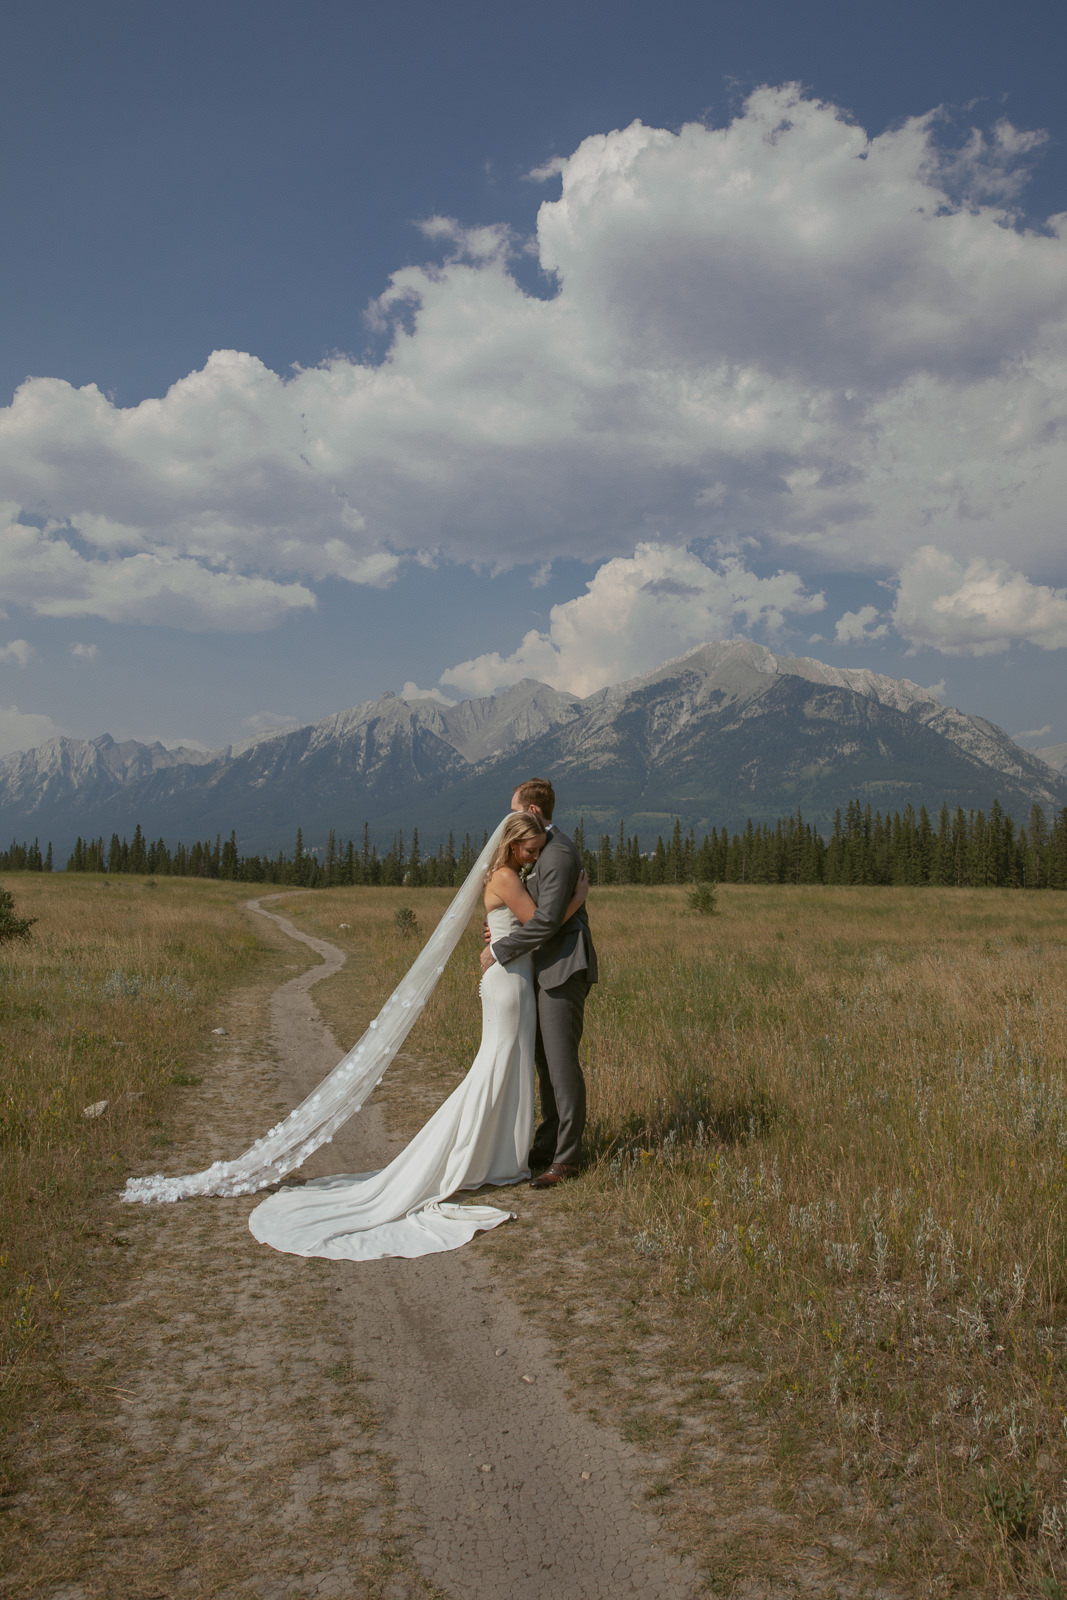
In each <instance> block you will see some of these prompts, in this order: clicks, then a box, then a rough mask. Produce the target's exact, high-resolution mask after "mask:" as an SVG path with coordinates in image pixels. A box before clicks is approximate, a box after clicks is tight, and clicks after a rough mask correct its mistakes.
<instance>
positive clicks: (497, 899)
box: [482, 867, 522, 911]
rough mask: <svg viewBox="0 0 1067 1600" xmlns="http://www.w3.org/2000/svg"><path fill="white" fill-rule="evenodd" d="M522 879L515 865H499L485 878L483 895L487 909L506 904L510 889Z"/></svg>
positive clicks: (491, 909) (492, 909)
mask: <svg viewBox="0 0 1067 1600" xmlns="http://www.w3.org/2000/svg"><path fill="white" fill-rule="evenodd" d="M521 881H522V880H521V878H520V877H519V874H518V873H517V872H516V871H515V868H514V867H497V868H496V870H495V871H494V872H491V873H490V874H489V876H488V878H486V880H485V892H484V893H483V895H482V899H483V900H484V902H485V909H486V910H487V911H495V910H496V909H497V907H498V906H503V905H506V904H507V894H508V891H509V890H511V889H512V888H513V887H514V885H515V884H517V883H521Z"/></svg>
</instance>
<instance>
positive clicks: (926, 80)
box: [0, 0, 1067, 753]
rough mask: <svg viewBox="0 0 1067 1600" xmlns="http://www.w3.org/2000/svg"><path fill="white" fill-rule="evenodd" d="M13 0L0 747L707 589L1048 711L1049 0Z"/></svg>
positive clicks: (437, 674) (790, 633)
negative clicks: (529, 6)
mask: <svg viewBox="0 0 1067 1600" xmlns="http://www.w3.org/2000/svg"><path fill="white" fill-rule="evenodd" d="M2 31H3V35H4V49H3V51H2V52H0V58H2V61H3V66H2V68H0V71H2V74H3V82H2V85H0V89H2V92H0V117H2V120H3V149H4V160H3V170H2V184H3V212H4V216H5V220H6V222H7V227H6V229H5V234H6V239H7V247H6V248H5V251H4V252H3V256H2V259H0V277H2V281H3V291H2V293H3V299H2V303H3V306H4V312H5V327H4V339H3V341H2V343H0V407H3V410H0V605H2V608H3V613H4V615H3V618H2V619H0V753H3V751H5V750H13V749H19V748H25V747H27V746H29V745H33V744H37V743H39V742H41V741H42V740H43V739H44V738H47V737H48V736H49V735H50V734H53V733H55V732H57V731H62V732H68V733H71V734H74V735H77V736H91V735H93V734H96V733H99V732H102V731H105V730H107V731H110V732H112V733H114V734H115V735H116V736H117V737H136V738H142V739H150V738H156V737H159V738H163V739H165V740H167V741H168V742H173V741H176V740H188V741H196V742H198V743H201V744H204V745H207V746H210V747H214V746H217V745H220V744H223V743H227V742H229V741H232V740H236V739H239V738H242V737H244V736H246V735H247V734H248V733H249V732H251V731H255V730H257V729H258V728H261V727H264V726H269V725H270V724H271V723H272V722H273V721H276V720H279V719H283V718H286V719H288V718H291V719H294V720H299V721H309V720H313V719H315V718H318V717H320V716H323V715H326V714H327V713H329V712H331V711H333V710H337V709H340V708H341V707H344V706H347V705H351V704H355V703H357V702H358V701H361V700H364V699H370V698H373V697H375V696H376V695H378V694H379V693H381V692H382V691H383V690H384V689H387V688H392V689H395V690H398V691H400V690H402V689H403V687H404V685H405V684H410V685H413V686H417V687H418V688H421V689H422V690H429V689H433V688H436V689H437V690H438V692H444V693H446V694H447V695H449V696H450V697H452V698H459V697H461V696H462V695H465V694H469V693H481V692H488V691H489V690H490V689H492V688H493V687H495V686H498V685H500V684H503V683H506V682H508V681H514V680H515V679H516V678H518V677H521V676H526V675H529V676H535V677H542V678H545V679H546V680H547V681H551V682H554V683H556V684H557V685H558V686H560V687H565V688H569V689H572V690H573V691H574V692H577V693H586V692H589V691H590V690H591V689H593V688H596V687H599V686H600V685H601V684H603V683H607V682H612V681H618V679H620V678H622V677H625V676H628V675H631V674H633V673H636V672H641V671H644V670H647V669H648V668H650V667H651V666H653V665H655V664H657V663H658V662H659V661H660V660H662V659H665V658H667V657H670V656H672V655H676V654H679V653H681V652H682V651H683V650H685V649H687V648H690V647H691V646H692V645H693V644H696V643H698V642H700V640H701V639H704V638H711V637H720V638H721V637H729V636H732V635H745V636H749V637H753V638H756V639H758V640H760V641H761V642H763V643H767V644H770V645H771V646H772V648H774V649H777V650H779V651H780V652H781V653H783V654H787V655H800V654H808V655H814V656H817V657H819V658H820V659H823V660H826V661H830V662H833V663H835V664H838V665H849V666H869V667H871V668H872V669H874V670H876V671H881V672H888V673H891V674H892V675H894V676H907V677H910V678H912V679H914V680H915V681H916V682H918V683H920V684H923V685H935V684H936V685H939V686H943V692H944V694H945V697H946V699H947V700H949V701H950V702H951V703H955V704H958V705H960V706H962V707H963V708H964V709H965V710H968V711H975V712H980V713H982V714H984V715H986V716H989V717H991V718H993V719H994V720H996V721H998V722H1000V723H1001V724H1002V725H1004V726H1005V727H1007V728H1008V730H1009V731H1010V732H1012V733H1014V734H1023V733H1025V732H1027V731H1029V732H1031V733H1032V737H1028V738H1026V739H1024V740H1023V741H1022V742H1024V743H1027V744H1030V745H1041V744H1054V743H1059V742H1061V741H1063V740H1065V739H1067V717H1065V714H1064V711H1063V709H1062V707H1063V699H1064V697H1063V693H1062V685H1063V661H1064V650H1065V649H1067V593H1065V591H1064V585H1065V584H1067V558H1065V553H1064V544H1065V541H1064V537H1063V522H1064V513H1063V506H1064V503H1065V496H1064V489H1065V488H1067V484H1065V482H1064V477H1065V464H1064V451H1063V430H1064V424H1065V421H1067V396H1065V393H1064V386H1065V378H1067V242H1065V240H1064V239H1063V237H1062V230H1063V223H1062V214H1063V213H1065V212H1067V109H1065V98H1064V95H1063V86H1062V66H1061V64H1062V60H1063V54H1064V44H1065V39H1064V33H1065V28H1064V10H1063V7H1062V5H1056V6H1054V5H1051V4H1047V5H1046V4H1040V5H1039V4H1028V3H1026V0H1023V3H1019V4H1015V5H1012V6H1011V7H1008V6H1006V5H1003V4H997V5H992V4H975V3H973V0H971V3H967V4H955V3H951V4H946V3H934V4H925V5H922V6H919V5H912V4H904V5H898V6H897V7H895V8H892V10H891V11H890V10H889V9H888V8H884V9H880V8H870V7H857V6H855V5H854V4H829V3H823V4H814V5H808V6H805V7H798V6H796V5H795V4H791V5H786V4H780V3H778V0H775V3H762V4H761V3H758V0H756V3H750V4H748V5H746V6H744V7H740V6H737V5H731V6H725V5H708V4H704V5H696V4H681V3H673V4H672V3H666V4H662V3H661V4H660V5H659V6H657V7H654V8H653V7H649V6H647V5H636V4H630V3H618V0H615V3H613V4H611V5H607V4H601V3H595V4H581V3H578V4H570V5H567V6H564V5H560V4H547V5H542V6H540V7H539V8H537V11H536V14H528V13H527V12H525V11H523V10H520V9H518V8H515V9H511V8H503V7H500V6H499V5H493V6H490V5H488V4H485V5H483V4H456V5H452V6H442V5H440V4H439V3H438V4H408V5H404V4H391V5H389V6H385V5H378V4H374V5H371V4H359V3H345V4H342V3H337V0H303V3H301V4H299V5H298V4H295V3H284V4H282V3H276V0H254V3H251V0H236V3H233V0H223V3H219V0H215V3H214V4H211V5H208V4H201V3H198V0H185V3H184V4H183V5H182V6H180V7H179V6H169V7H161V6H158V5H151V4H147V3H135V0H126V3H104V0H94V3H93V4H92V5H90V6H86V5H85V4H84V3H82V0H78V3H73V4H72V3H66V4H55V3H51V0H35V3H34V4H33V5H32V6H31V5H27V4H24V5H20V6H18V7H9V8H8V10H7V13H6V18H5V22H4V24H3V30H2ZM1058 215H1059V216H1060V217H1061V221H1060V222H1055V221H1050V220H1049V219H1054V218H1055V217H1057V216H1058ZM213 352H218V353H217V354H214V355H213Z"/></svg>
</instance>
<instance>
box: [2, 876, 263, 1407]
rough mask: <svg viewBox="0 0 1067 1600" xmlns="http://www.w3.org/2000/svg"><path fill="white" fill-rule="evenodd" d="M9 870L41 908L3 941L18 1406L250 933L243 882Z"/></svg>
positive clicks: (7, 1372) (13, 1376) (16, 889)
mask: <svg viewBox="0 0 1067 1600" xmlns="http://www.w3.org/2000/svg"><path fill="white" fill-rule="evenodd" d="M4 882H5V885H6V887H8V888H9V889H11V890H12V891H13V893H14V895H15V901H16V908H17V910H18V911H19V913H20V914H21V915H30V916H34V917H36V918H37V919H38V920H37V922H36V924H35V926H34V927H33V929H32V933H31V937H30V938H29V939H28V940H26V941H16V942H13V943H6V944H4V945H3V946H2V947H0V1022H2V1030H0V1212H2V1216H3V1231H2V1237H0V1340H2V1352H3V1365H2V1389H0V1396H2V1407H3V1410H2V1411H0V1415H3V1416H4V1417H6V1418H11V1417H12V1416H14V1415H16V1414H17V1413H18V1412H19V1411H20V1410H21V1409H22V1408H24V1407H25V1405H26V1404H27V1402H28V1400H29V1399H30V1398H31V1397H33V1396H36V1395H39V1392H40V1390H41V1386H42V1385H43V1386H44V1387H45V1389H47V1388H48V1386H49V1384H50V1383H52V1382H53V1381H55V1372H54V1367H53V1364H52V1362H51V1360H50V1341H51V1339H52V1336H53V1335H55V1334H56V1332H57V1330H58V1329H59V1328H60V1327H61V1325H62V1322H63V1318H64V1312H65V1305H64V1293H65V1286H66V1284H67V1282H68V1279H69V1277H70V1274H71V1272H72V1270H74V1269H75V1267H76V1265H77V1263H78V1261H79V1259H80V1258H81V1256H82V1254H83V1252H84V1248H85V1230H86V1228H88V1227H91V1225H92V1224H91V1217H90V1207H91V1203H92V1201H93V1198H94V1196H95V1195H97V1194H98V1193H100V1192H101V1190H103V1189H105V1188H109V1187H110V1188H113V1189H119V1188H121V1186H122V1184H123V1183H124V1181H125V1178H126V1175H127V1173H128V1172H129V1171H130V1169H131V1167H132V1166H133V1165H134V1164H135V1163H136V1162H137V1161H138V1160H139V1159H140V1158H141V1157H142V1156H143V1154H144V1153H145V1151H146V1150H147V1148H148V1147H149V1146H150V1145H151V1144H152V1143H165V1142H166V1137H165V1134H164V1132H163V1131H162V1129H163V1124H162V1121H161V1117H162V1113H163V1111H164V1108H165V1107H166V1105H167V1102H168V1099H169V1097H171V1096H173V1095H174V1094H175V1093H176V1092H177V1091H178V1090H179V1089H180V1088H181V1087H182V1086H183V1085H187V1084H190V1083H194V1082H196V1081H198V1079H197V1077H196V1075H195V1074H194V1073H190V1071H189V1070H188V1069H189V1063H190V1062H192V1061H195V1060H196V1058H197V1056H198V1055H199V1053H200V1051H201V1050H202V1048H203V1044H204V1035H205V1033H206V1031H207V1030H208V1029H209V1028H210V1026H211V1020H210V1019H211V1016H212V1011H213V1007H214V1006H215V1005H216V1004H217V1003H218V998H219V995H220V993H221V992H222V991H223V990H224V989H225V987H226V986H227V984H229V983H231V982H232V981H233V980H234V979H235V978H236V977H237V976H238V974H239V973H240V972H242V971H243V970H244V969H245V968H246V967H247V965H248V963H249V961H250V959H251V957H252V954H253V952H254V950H255V948H256V942H255V940H254V938H253V937H252V935H251V932H250V930H249V927H248V921H247V917H246V915H245V914H243V913H242V912H241V910H240V909H239V908H240V905H241V903H242V902H243V901H244V900H245V899H246V898H247V890H246V889H245V887H244V886H243V885H222V884H209V883H197V882H188V881H184V880H165V881H162V882H160V883H159V884H158V886H155V885H151V884H150V883H149V882H147V881H146V880H145V879H139V878H129V879H119V880H117V881H116V880H108V879H102V878H99V877H95V876H94V877H89V876H81V875H78V876H73V875H67V874H65V873H64V874H56V875H55V876H54V877H53V876H44V875H41V874H38V873H28V874H12V875H8V876H7V877H6V878H5V880H4ZM102 1101H106V1102H107V1108H106V1110H104V1111H102V1112H101V1113H100V1114H99V1115H96V1116H93V1117H86V1115H85V1110H86V1108H87V1107H91V1106H96V1105H99V1103H100V1102H102Z"/></svg>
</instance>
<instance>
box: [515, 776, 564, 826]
mask: <svg viewBox="0 0 1067 1600" xmlns="http://www.w3.org/2000/svg"><path fill="white" fill-rule="evenodd" d="M515 798H516V799H517V800H518V802H519V804H520V806H522V808H523V810H527V809H529V807H530V806H537V808H538V810H539V811H540V813H541V815H542V816H543V817H544V819H545V821H546V822H551V821H552V813H553V811H555V809H556V791H555V789H553V787H552V785H551V783H550V782H549V780H548V779H547V778H527V780H526V782H525V783H520V784H519V786H518V788H517V789H516V790H515Z"/></svg>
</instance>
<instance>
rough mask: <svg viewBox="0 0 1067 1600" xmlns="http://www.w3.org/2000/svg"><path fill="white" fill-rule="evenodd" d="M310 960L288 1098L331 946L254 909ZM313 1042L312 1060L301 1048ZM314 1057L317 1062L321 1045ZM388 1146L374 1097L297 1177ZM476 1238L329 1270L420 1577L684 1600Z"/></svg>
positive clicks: (283, 995) (608, 1449)
mask: <svg viewBox="0 0 1067 1600" xmlns="http://www.w3.org/2000/svg"><path fill="white" fill-rule="evenodd" d="M252 904H253V907H254V908H255V909H258V910H259V912H260V915H262V916H266V917H270V918H271V920H272V921H273V922H274V923H275V925H276V926H278V927H280V928H281V929H282V930H283V931H284V932H285V933H286V934H288V936H289V937H290V938H294V939H298V940H300V941H301V942H302V943H304V944H307V945H308V946H310V948H311V949H312V950H314V951H315V953H316V954H317V955H320V956H322V957H323V961H324V965H323V966H322V967H321V968H315V969H314V970H313V971H312V972H310V973H307V974H304V975H303V976H301V977H299V978H296V979H293V980H291V981H290V982H289V983H288V984H285V985H284V986H283V987H282V988H280V989H279V990H277V991H276V993H275V995H274V996H273V998H272V1002H271V1012H272V1032H273V1035H274V1038H275V1040H276V1044H277V1048H278V1053H279V1056H280V1059H281V1061H282V1063H283V1064H284V1065H283V1081H284V1083H285V1087H286V1088H287V1089H289V1091H290V1093H291V1094H292V1096H293V1098H294V1100H295V1098H296V1097H297V1096H299V1095H302V1094H304V1093H306V1091H307V1089H308V1088H309V1087H310V1086H311V1085H312V1084H313V1083H314V1082H315V1081H317V1079H318V1078H319V1077H320V1076H321V1072H320V1071H319V1067H320V1065H322V1062H323V1061H324V1060H328V1062H329V1064H331V1065H332V1063H333V1062H334V1061H336V1059H337V1057H338V1055H339V1054H340V1052H339V1050H338V1049H337V1046H336V1044H335V1043H334V1041H333V1038H332V1035H330V1033H329V1031H328V1030H327V1029H326V1028H325V1026H324V1025H323V1023H322V1022H321V1021H320V1020H319V1019H318V1017H317V1015H315V1014H314V1013H313V1009H312V1008H311V1007H310V1006H309V1004H308V1002H307V990H308V988H309V987H310V985H311V984H312V983H314V982H317V981H319V980H320V979H322V978H325V977H327V976H329V975H330V974H331V973H333V972H335V971H336V970H337V967H338V966H339V965H340V963H341V961H342V960H343V959H344V958H343V956H342V955H341V952H340V951H338V950H336V948H335V947H334V946H332V945H329V944H326V943H324V942H323V941H322V940H318V939H313V938H311V937H310V936H309V935H307V934H305V933H302V932H300V931H299V930H298V929H297V928H295V927H294V926H293V924H292V923H291V922H288V921H287V920H286V919H284V918H283V917H280V916H278V915H277V913H274V912H269V911H266V910H265V909H263V908H262V907H260V906H258V905H257V903H256V902H253V903H252ZM312 1039H313V1040H314V1042H315V1054H316V1055H317V1056H318V1057H320V1059H319V1060H316V1061H315V1062H314V1063H313V1062H312V1061H311V1059H310V1056H311V1052H310V1051H309V1044H310V1043H311V1041H312ZM323 1051H324V1052H325V1056H324V1057H323V1056H322V1052H323ZM391 1154H392V1150H391V1148H390V1144H389V1141H388V1139H387V1137H386V1135H385V1130H384V1127H383V1126H382V1121H381V1117H380V1116H379V1114H378V1113H377V1112H376V1110H375V1108H374V1107H373V1105H371V1106H369V1107H367V1110H366V1111H365V1112H364V1113H361V1115H360V1116H359V1117H357V1118H355V1119H354V1120H353V1121H352V1122H351V1123H349V1124H348V1126H347V1127H346V1128H344V1129H342V1130H341V1132H340V1133H339V1134H338V1136H337V1137H336V1138H335V1140H334V1141H333V1144H332V1145H331V1146H329V1147H327V1149H325V1150H323V1151H320V1152H319V1153H318V1155H317V1156H316V1157H315V1158H314V1160H313V1161H312V1162H309V1163H308V1167H307V1175H308V1176H315V1175H317V1174H318V1173H320V1172H323V1173H325V1172H337V1171H351V1172H360V1171H366V1170H368V1169H370V1168H373V1167H376V1166H380V1165H381V1164H382V1162H383V1161H384V1160H385V1159H387V1158H388V1156H389V1155H391ZM492 1242H493V1241H492V1236H491V1235H489V1236H486V1237H485V1238H483V1239H482V1240H481V1241H479V1243H480V1244H481V1246H482V1247H483V1248H482V1250H481V1251H480V1250H479V1248H478V1245H475V1247H474V1248H470V1247H468V1248H467V1249H464V1250H460V1251H452V1252H449V1253H447V1254H443V1255H438V1256H429V1257H424V1258H422V1259H421V1260H416V1261H376V1262H365V1263H361V1264H359V1265H347V1264H338V1266H337V1267H336V1269H335V1270H334V1276H335V1277H336V1280H337V1281H336V1283H335V1285H334V1291H335V1303H336V1309H337V1312H338V1314H339V1318H340V1323H341V1327H342V1329H343V1335H342V1336H343V1337H344V1338H345V1339H346V1341H347V1343H348V1347H349V1350H350V1354H351V1360H352V1361H353V1363H354V1364H355V1365H356V1366H358V1367H359V1368H360V1369H362V1370H366V1371H367V1372H368V1373H369V1374H370V1377H369V1380H368V1383H367V1393H368V1395H369V1396H370V1398H371V1400H372V1402H373V1404H374V1405H375V1407H376V1408H377V1410H378V1412H379V1414H380V1416H381V1418H382V1427H381V1434H380V1438H381V1443H382V1446H383V1448H385V1449H387V1450H388V1451H389V1452H390V1454H391V1455H392V1456H393V1458H394V1460H395V1462H396V1482H397V1491H398V1496H399V1499H400V1502H401V1505H402V1506H403V1508H404V1509H405V1511H406V1512H407V1513H408V1517H409V1519H410V1522H411V1523H412V1524H418V1525H419V1527H418V1531H417V1533H415V1535H414V1536H413V1538H412V1540H411V1550H412V1553H413V1556H414V1559H415V1561H416V1563H417V1565H418V1567H419V1568H420V1570H421V1571H422V1572H423V1573H424V1574H425V1576H426V1577H427V1578H429V1579H430V1580H431V1581H432V1582H434V1583H435V1584H437V1585H438V1586H439V1587H441V1588H442V1589H444V1591H445V1592H446V1593H448V1594H450V1595H451V1594H455V1595H457V1596H460V1595H462V1596H473V1597H475V1600H481V1597H482V1596H484V1597H485V1600H498V1597H500V1596H503V1595H509V1596H512V1597H514V1600H528V1597H529V1600H533V1597H534V1596H535V1595H543V1594H544V1592H545V1587H546V1585H549V1586H550V1587H551V1588H553V1589H555V1588H556V1587H557V1586H560V1587H563V1588H566V1589H567V1590H568V1591H569V1592H570V1593H572V1594H577V1595H581V1596H582V1597H583V1600H598V1597H600V1596H602V1595H603V1596H608V1595H612V1596H630V1595H633V1596H638V1595H647V1596H650V1597H652V1596H655V1597H657V1600H673V1597H675V1596H678V1597H682V1596H690V1595H693V1594H695V1593H697V1592H699V1588H700V1586H699V1584H698V1583H697V1581H696V1577H695V1574H694V1572H693V1571H692V1570H691V1569H690V1568H688V1567H687V1566H685V1565H683V1564H682V1563H679V1562H678V1561H677V1560H675V1559H674V1558H672V1557H671V1556H670V1555H669V1554H668V1553H667V1552H666V1551H665V1550H663V1549H662V1548H660V1545H659V1538H660V1529H659V1527H658V1524H657V1521H656V1519H655V1518H654V1517H652V1516H650V1515H649V1514H648V1513H647V1512H645V1511H642V1510H639V1509H638V1508H637V1505H636V1503H635V1502H636V1500H637V1499H638V1497H639V1493H640V1491H639V1489H638V1487H637V1484H636V1482H635V1480H634V1477H633V1473H632V1469H631V1457H632V1455H633V1447H632V1446H629V1445H626V1444H624V1443H623V1441H622V1440H621V1439H620V1438H619V1437H618V1436H617V1435H616V1434H614V1433H613V1432H611V1431H610V1430H608V1429H606V1428H597V1427H595V1426H594V1425H593V1424H592V1423H591V1422H590V1421H588V1420H587V1419H586V1418H585V1417H583V1416H580V1415H578V1414H577V1413H576V1412H575V1411H574V1409H573V1408H572V1407H571V1405H570V1404H569V1402H568V1400H567V1398H566V1395H565V1393H564V1386H563V1383H562V1380H561V1379H560V1377H559V1374H558V1372H557V1370H556V1367H555V1365H554V1362H553V1360H552V1357H551V1353H550V1351H549V1348H548V1346H547V1344H546V1342H545V1340H544V1339H543V1338H542V1337H541V1336H540V1335H539V1334H538V1333H537V1332H536V1331H535V1330H534V1329H533V1328H532V1327H531V1325H530V1323H529V1321H528V1320H526V1319H525V1318H523V1317H522V1315H521V1314H520V1313H519V1312H518V1310H517V1309H516V1307H515V1306H514V1305H513V1304H512V1303H511V1301H510V1300H509V1299H508V1298H507V1296H506V1295H505V1294H503V1293H501V1292H500V1291H499V1289H498V1287H497V1285H496V1283H494V1282H493V1281H492V1279H491V1278H490V1276H489V1273H488V1271H487V1269H486V1265H485V1254H484V1247H485V1246H489V1247H491V1245H492Z"/></svg>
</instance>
